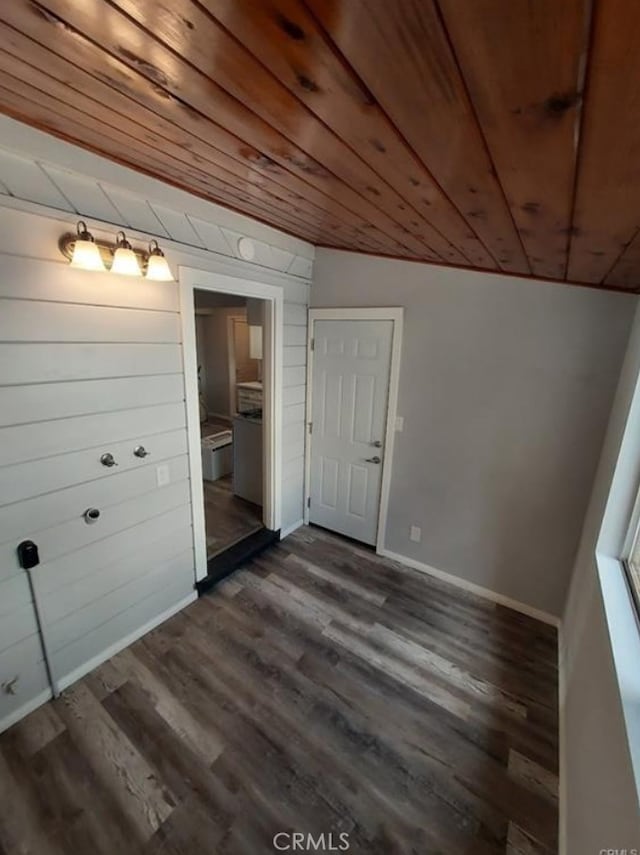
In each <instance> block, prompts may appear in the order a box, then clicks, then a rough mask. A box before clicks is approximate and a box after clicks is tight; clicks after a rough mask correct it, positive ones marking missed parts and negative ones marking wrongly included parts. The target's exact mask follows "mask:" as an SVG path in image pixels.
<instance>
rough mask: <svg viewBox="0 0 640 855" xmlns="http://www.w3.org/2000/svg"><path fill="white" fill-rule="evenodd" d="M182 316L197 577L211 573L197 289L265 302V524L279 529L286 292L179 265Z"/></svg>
mask: <svg viewBox="0 0 640 855" xmlns="http://www.w3.org/2000/svg"><path fill="white" fill-rule="evenodd" d="M178 282H179V290H180V319H181V325H182V359H183V372H184V387H185V406H186V414H187V446H188V450H189V477H190V480H191V505H192V514H193V548H194V553H195V574H196V580H198V579H202V578H204V577H205V576H206V575H207V542H206V533H205V517H204V489H203V484H202V457H201V452H200V410H199V404H198V365H197V356H196V325H195V312H194V296H193V292H194V290H195V289H196V288H198V289H201V290H203V291H218V292H222V293H224V294H237V295H239V296H241V297H256V298H257V299H259V300H264V301H265V318H264V321H265V323H264V326H265V329H264V344H263V362H264V404H263V413H264V416H265V418H264V421H263V427H264V430H263V436H264V439H263V442H264V446H263V447H264V455H263V483H264V493H265V502H264V523H265V525H266V526H267V528H270V529H273V530H274V531H277V530H278V529H279V528H280V520H281V508H282V495H281V493H282V477H281V475H282V459H281V446H282V354H283V292H282V288H280V287H278V286H276V285H267V284H265V283H264V282H255V281H252V280H249V279H238V278H236V277H235V276H225V275H224V274H221V273H212V272H210V271H208V270H198V269H197V268H193V267H184V266H180V267H179V268H178Z"/></svg>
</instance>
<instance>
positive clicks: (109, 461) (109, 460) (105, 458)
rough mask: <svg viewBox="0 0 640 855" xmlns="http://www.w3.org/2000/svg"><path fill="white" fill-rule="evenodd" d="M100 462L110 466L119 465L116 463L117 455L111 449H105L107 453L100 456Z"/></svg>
mask: <svg viewBox="0 0 640 855" xmlns="http://www.w3.org/2000/svg"><path fill="white" fill-rule="evenodd" d="M100 463H102V465H103V466H109V467H110V466H117V465H118V464H117V463H116V460H115V457H114V456H113V454H111V452H109V451H105V453H104V454H103V455H102V457H101V458H100Z"/></svg>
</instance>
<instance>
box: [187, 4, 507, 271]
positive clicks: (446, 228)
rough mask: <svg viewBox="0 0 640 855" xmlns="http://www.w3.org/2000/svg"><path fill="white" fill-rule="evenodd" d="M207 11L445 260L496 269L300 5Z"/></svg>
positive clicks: (212, 6) (221, 6)
mask: <svg viewBox="0 0 640 855" xmlns="http://www.w3.org/2000/svg"><path fill="white" fill-rule="evenodd" d="M202 5H203V6H204V7H205V8H206V9H207V11H208V12H209V13H210V14H211V15H212V16H213V17H214V18H215V19H216V20H217V21H219V22H220V24H222V25H223V26H224V27H225V28H226V29H227V30H228V31H229V32H230V33H232V34H233V35H234V36H235V37H236V38H237V39H238V41H239V42H241V43H242V44H243V45H244V46H245V47H246V48H247V49H248V50H249V51H250V52H251V53H252V54H253V55H254V56H255V57H257V59H259V60H260V61H261V62H262V63H263V64H264V65H265V66H266V67H267V68H268V69H269V70H270V71H271V72H272V74H273V75H274V76H275V77H276V78H277V79H278V80H279V81H280V82H281V83H282V84H283V85H284V86H286V87H287V89H288V90H289V91H290V92H291V93H292V94H293V95H294V96H295V97H296V98H298V99H299V100H300V101H302V102H303V103H304V104H305V105H306V106H307V107H308V109H309V110H311V111H312V112H313V113H314V114H315V115H316V116H317V117H318V118H319V119H320V120H321V121H322V122H324V123H325V124H326V125H327V126H328V127H329V128H331V130H332V131H333V132H334V133H335V134H336V135H337V136H338V137H339V138H340V139H342V140H343V141H344V142H345V143H347V145H349V146H351V148H352V149H353V150H354V151H356V152H357V153H358V154H359V156H360V157H361V158H362V159H363V160H365V161H366V162H367V164H368V165H369V166H370V167H371V168H372V169H373V170H374V171H375V172H376V174H377V175H378V176H379V177H380V178H381V179H382V180H384V181H386V182H387V184H389V185H390V186H392V187H394V188H396V189H397V190H398V192H399V193H400V194H401V195H402V197H403V198H404V199H406V200H407V201H408V202H409V203H410V204H411V205H412V207H413V208H414V210H415V211H416V212H418V213H419V214H420V215H421V216H422V217H423V218H424V219H425V220H426V221H428V222H429V223H430V224H431V225H432V226H434V227H435V228H437V229H438V230H439V232H440V233H441V234H446V235H447V236H448V237H449V239H450V240H451V241H452V242H453V244H455V246H456V247H457V248H458V250H459V253H457V254H455V253H452V252H451V249H452V247H451V244H449V242H448V241H446V240H444V239H443V238H442V236H441V234H438V235H437V236H436V235H434V233H433V231H429V232H427V233H425V237H426V239H427V241H428V243H429V245H430V246H431V247H432V248H433V249H434V250H436V252H438V253H439V254H440V255H441V257H442V258H444V259H445V260H447V261H449V262H451V263H464V262H465V261H467V262H470V263H472V264H474V265H476V266H481V267H487V268H492V267H493V268H495V267H496V266H497V265H496V263H495V261H494V259H493V258H492V257H491V256H490V254H489V253H488V252H487V250H486V249H485V247H484V246H483V245H482V244H481V242H480V241H479V240H478V238H477V237H476V235H475V234H474V233H473V232H472V230H471V229H470V228H469V226H468V225H467V223H466V222H465V220H464V219H463V218H462V217H461V216H460V214H459V212H458V211H457V209H456V208H455V207H454V206H453V205H452V204H451V202H450V201H449V200H448V199H447V197H446V196H445V195H444V194H443V192H442V190H441V188H440V187H438V186H437V184H436V183H435V182H434V180H433V177H432V176H431V175H430V174H429V173H428V171H427V170H426V169H425V167H424V165H423V164H422V163H421V162H420V161H419V160H418V158H417V157H416V156H415V154H414V153H413V151H412V150H411V148H409V146H407V144H406V143H405V141H404V140H403V139H402V137H401V136H400V135H399V134H398V132H397V131H396V129H395V128H394V127H393V125H392V124H391V123H390V122H389V121H388V120H387V118H386V116H385V115H384V113H383V112H382V110H381V109H380V107H379V105H378V104H377V103H376V101H375V99H374V98H373V97H372V95H371V93H370V92H368V91H367V89H366V88H365V87H364V85H363V84H362V83H361V82H360V81H359V80H358V78H357V76H356V75H355V74H354V73H353V72H352V71H351V70H350V69H349V68H348V66H347V65H346V64H345V62H344V61H343V60H342V59H341V58H340V57H339V56H338V54H337V53H336V51H335V50H334V49H333V48H332V46H331V44H330V43H329V41H328V40H327V38H326V37H325V35H324V33H323V32H322V30H321V29H320V27H319V25H318V24H317V22H316V21H315V19H314V18H313V16H312V15H311V13H310V12H309V11H308V10H307V9H306V8H305V7H304V6H303V5H302V3H300V2H298V0H272V2H269V3H265V2H264V0H242V2H240V3H237V2H236V3H230V2H228V0H203V2H202ZM460 253H462V255H461V254H460Z"/></svg>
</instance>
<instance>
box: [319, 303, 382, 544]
mask: <svg viewBox="0 0 640 855" xmlns="http://www.w3.org/2000/svg"><path fill="white" fill-rule="evenodd" d="M392 337H393V321H366V320H362V321H352V320H343V321H342V320H339V321H333V320H331V321H329V320H326V321H320V320H319V321H316V322H315V324H314V351H313V406H312V416H311V419H312V432H311V482H310V497H311V504H310V506H309V520H310V522H312V523H316V524H317V525H321V526H324V527H325V528H328V529H331V530H332V531H337V532H340V533H341V534H345V535H347V536H348V537H353V538H354V539H355V540H359V541H362V542H363V543H371V544H374V543H375V542H376V535H377V530H378V509H379V505H380V485H381V480H382V461H383V458H384V438H385V432H386V422H387V401H388V396H389V373H390V367H391V343H392Z"/></svg>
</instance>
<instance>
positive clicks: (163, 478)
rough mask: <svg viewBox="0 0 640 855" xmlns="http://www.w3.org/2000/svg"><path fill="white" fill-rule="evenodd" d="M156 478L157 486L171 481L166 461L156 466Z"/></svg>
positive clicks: (163, 485) (162, 485) (165, 484)
mask: <svg viewBox="0 0 640 855" xmlns="http://www.w3.org/2000/svg"><path fill="white" fill-rule="evenodd" d="M156 480H157V482H158V487H166V486H167V484H168V483H169V482H170V481H171V475H170V474H169V467H168V466H167V464H166V463H163V464H162V466H156Z"/></svg>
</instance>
